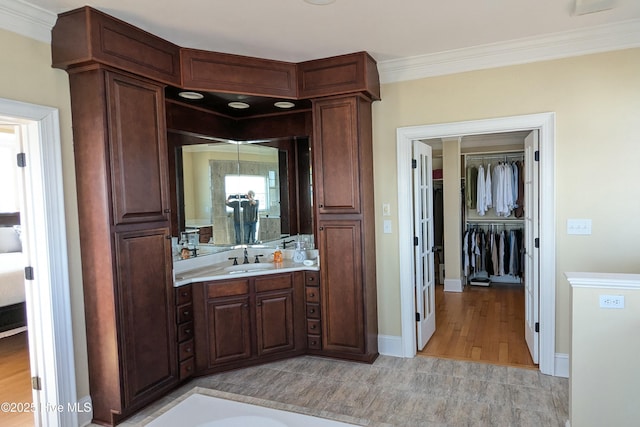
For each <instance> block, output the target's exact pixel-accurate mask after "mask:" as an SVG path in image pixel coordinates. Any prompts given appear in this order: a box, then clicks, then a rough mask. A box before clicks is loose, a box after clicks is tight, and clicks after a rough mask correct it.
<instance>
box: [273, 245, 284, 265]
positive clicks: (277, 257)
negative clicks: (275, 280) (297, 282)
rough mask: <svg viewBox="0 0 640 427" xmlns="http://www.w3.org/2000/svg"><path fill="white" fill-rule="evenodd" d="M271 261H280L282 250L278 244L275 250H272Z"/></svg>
mask: <svg viewBox="0 0 640 427" xmlns="http://www.w3.org/2000/svg"><path fill="white" fill-rule="evenodd" d="M273 262H274V263H276V264H277V263H280V262H282V251H281V250H280V246H276V250H275V251H274V252H273Z"/></svg>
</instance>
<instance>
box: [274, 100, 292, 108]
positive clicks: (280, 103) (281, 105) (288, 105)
mask: <svg viewBox="0 0 640 427" xmlns="http://www.w3.org/2000/svg"><path fill="white" fill-rule="evenodd" d="M273 105H274V106H276V107H278V108H293V107H295V106H296V104H294V103H293V102H289V101H278V102H276V103H274V104H273Z"/></svg>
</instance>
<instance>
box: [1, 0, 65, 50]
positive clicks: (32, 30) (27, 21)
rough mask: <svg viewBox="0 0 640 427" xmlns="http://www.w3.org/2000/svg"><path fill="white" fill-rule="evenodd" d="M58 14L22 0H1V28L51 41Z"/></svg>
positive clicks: (42, 40) (43, 40)
mask: <svg viewBox="0 0 640 427" xmlns="http://www.w3.org/2000/svg"><path fill="white" fill-rule="evenodd" d="M56 18H57V16H56V14H54V13H52V12H49V11H47V10H44V9H42V8H40V7H38V6H34V5H32V4H29V3H26V2H23V1H21V0H0V28H2V29H4V30H8V31H12V32H14V33H18V34H20V35H23V36H25V37H29V38H32V39H36V40H39V41H41V42H45V43H49V44H50V43H51V29H52V28H53V26H54V24H55V23H56Z"/></svg>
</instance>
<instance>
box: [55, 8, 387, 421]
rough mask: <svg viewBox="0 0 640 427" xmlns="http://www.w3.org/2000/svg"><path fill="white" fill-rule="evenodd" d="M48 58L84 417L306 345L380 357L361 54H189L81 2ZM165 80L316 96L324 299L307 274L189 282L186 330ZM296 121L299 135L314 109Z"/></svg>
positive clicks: (330, 352) (129, 408) (371, 67)
mask: <svg viewBox="0 0 640 427" xmlns="http://www.w3.org/2000/svg"><path fill="white" fill-rule="evenodd" d="M51 52H52V62H53V66H54V67H56V68H60V69H64V70H66V71H67V72H68V74H69V83H70V89H71V90H70V92H71V110H72V120H73V137H74V152H75V168H76V181H77V200H78V216H79V228H80V244H81V250H82V274H83V286H84V297H85V318H86V329H87V350H88V363H89V384H90V393H91V399H92V406H93V417H94V422H97V423H100V424H112V425H113V424H116V423H118V422H120V421H121V420H123V419H124V418H126V417H127V416H130V415H131V414H133V413H134V412H135V411H137V410H138V409H140V408H142V407H143V406H144V405H146V404H148V403H150V402H152V401H154V400H155V399H157V398H159V397H161V396H162V395H164V394H166V392H167V391H168V390H170V389H171V388H172V387H175V386H176V385H177V384H178V383H179V379H180V378H186V377H188V376H189V375H190V372H191V371H189V366H191V365H190V364H191V363H194V365H195V373H196V374H203V373H212V372H217V371H220V370H224V369H231V368H234V367H240V366H245V365H249V364H255V363H258V362H262V361H269V360H276V359H278V358H283V357H290V356H295V355H298V354H304V352H305V351H306V350H307V348H308V349H309V350H310V351H312V352H314V353H316V354H322V355H326V356H332V357H340V358H345V359H353V360H358V361H364V362H372V361H373V360H374V359H375V357H376V356H377V315H376V277H375V235H374V206H373V200H374V194H373V155H372V136H371V133H372V123H371V103H372V101H374V100H377V99H380V86H379V81H378V73H377V69H376V65H375V61H374V60H373V58H371V56H369V55H368V54H367V53H366V52H357V53H353V54H348V55H341V56H336V57H333V58H324V59H318V60H313V61H307V62H304V63H298V64H293V63H282V62H278V61H270V60H264V59H259V58H247V57H241V56H237V55H229V54H216V53H210V52H202V51H194V50H191V49H185V48H181V47H179V46H176V45H174V44H172V43H169V42H167V41H165V40H162V39H160V38H159V37H156V36H154V35H153V34H150V33H147V32H145V31H143V30H141V29H139V28H136V27H134V26H132V25H130V24H128V23H126V22H123V21H120V20H118V19H115V18H113V17H110V16H108V15H106V14H104V13H102V12H99V11H97V10H95V9H92V8H90V7H83V8H79V9H76V10H73V11H69V12H65V13H62V14H60V15H59V17H58V21H57V22H56V25H55V26H54V28H53V29H52V43H51ZM198 61H200V62H198ZM196 62H198V64H196ZM196 65H197V66H196ZM230 75H231V76H233V77H234V81H235V83H233V82H231V81H229V79H226V78H224V77H225V76H230ZM220 76H222V77H220ZM165 85H173V86H176V87H180V88H181V89H185V90H200V91H207V90H211V91H219V92H225V93H238V94H250V95H261V96H267V97H276V98H279V97H285V98H287V99H311V100H312V112H311V118H312V122H313V124H312V127H313V135H312V138H310V141H311V151H312V163H313V168H312V169H313V185H314V188H313V194H314V198H315V201H314V208H313V209H314V212H313V221H314V224H315V234H316V241H317V242H318V247H319V251H320V259H321V260H322V264H321V271H320V275H319V279H320V280H319V282H320V286H318V287H317V289H318V290H319V295H316V292H313V291H311V290H310V289H312V288H316V287H314V286H312V285H311V284H310V283H309V282H307V279H309V278H310V277H314V276H313V275H304V274H303V273H302V272H296V273H290V274H283V275H271V277H270V278H269V279H266V281H262V279H258V278H252V279H241V280H229V281H222V282H216V283H207V284H193V285H192V287H191V292H192V295H193V321H191V320H189V319H188V316H187V315H185V311H184V310H183V309H184V308H185V304H187V303H179V304H178V305H176V299H178V300H179V299H180V298H181V296H180V293H179V292H180V291H177V292H178V293H176V290H175V289H174V288H173V286H172V285H173V283H172V274H171V272H172V264H171V248H170V240H168V239H169V237H170V235H171V233H170V228H171V225H170V217H171V208H170V202H169V198H170V197H169V193H170V191H169V188H170V184H169V178H168V176H169V165H168V163H169V162H168V152H167V141H166V138H167V129H166V123H165V121H166V111H165V109H166V104H165V99H164V88H165ZM190 85H191V86H190ZM292 117H293V116H292ZM301 117H302V120H305V124H304V125H303V128H304V129H305V131H306V129H308V128H309V127H310V126H307V123H306V121H307V120H308V119H309V114H308V112H303V113H301ZM265 120H266V119H265ZM292 120H293V119H292ZM265 123H266V122H265ZM295 128H296V129H297V128H299V126H298V125H297V126H295ZM247 135H248V134H247ZM296 135H298V133H296ZM306 136H308V135H306ZM303 169H304V170H306V168H303ZM173 231H174V233H173V234H174V235H176V234H177V231H176V230H173ZM266 276H268V275H265V276H263V277H266ZM275 278H278V280H277V281H275V282H271V281H270V280H274V279H275ZM309 280H311V279H309ZM313 280H316V282H315V283H317V282H318V280H317V279H313ZM305 285H306V290H308V293H307V294H306V298H307V299H306V302H305ZM219 291H220V292H223V294H218V293H217V292H219ZM225 292H226V293H225ZM318 298H319V299H318ZM315 299H318V301H315ZM305 312H306V315H305ZM176 329H177V331H176ZM190 330H191V331H192V332H189V331H190ZM190 334H195V335H194V336H193V348H192V350H193V351H194V352H195V357H194V358H193V359H191V358H190V357H189V354H190V351H189V350H190V348H191V347H190V346H191V344H189V342H190V340H191V338H190Z"/></svg>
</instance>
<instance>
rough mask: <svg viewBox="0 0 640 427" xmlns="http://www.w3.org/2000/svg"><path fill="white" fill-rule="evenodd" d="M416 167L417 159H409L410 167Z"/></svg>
mask: <svg viewBox="0 0 640 427" xmlns="http://www.w3.org/2000/svg"><path fill="white" fill-rule="evenodd" d="M417 167H418V161H417V160H416V159H411V169H416V168H417Z"/></svg>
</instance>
